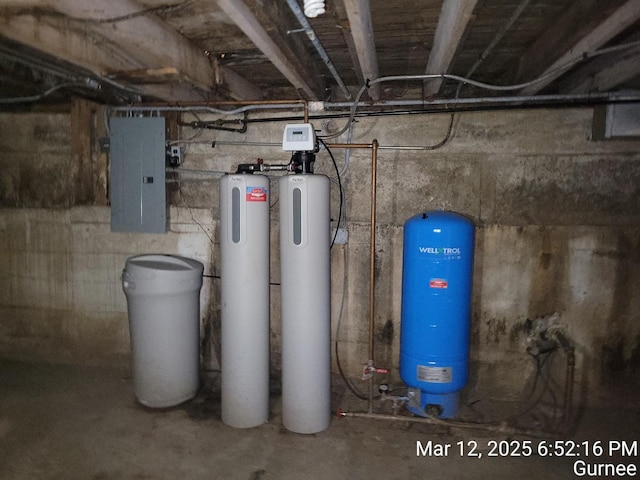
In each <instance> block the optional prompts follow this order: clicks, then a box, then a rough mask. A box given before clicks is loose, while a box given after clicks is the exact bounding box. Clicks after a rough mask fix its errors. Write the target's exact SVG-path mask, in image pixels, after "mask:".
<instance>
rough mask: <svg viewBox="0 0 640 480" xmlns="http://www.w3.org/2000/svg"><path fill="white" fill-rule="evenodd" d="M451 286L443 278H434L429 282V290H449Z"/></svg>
mask: <svg viewBox="0 0 640 480" xmlns="http://www.w3.org/2000/svg"><path fill="white" fill-rule="evenodd" d="M448 286H449V284H448V283H447V281H446V280H443V279H442V278H432V279H431V280H429V288H447V287H448Z"/></svg>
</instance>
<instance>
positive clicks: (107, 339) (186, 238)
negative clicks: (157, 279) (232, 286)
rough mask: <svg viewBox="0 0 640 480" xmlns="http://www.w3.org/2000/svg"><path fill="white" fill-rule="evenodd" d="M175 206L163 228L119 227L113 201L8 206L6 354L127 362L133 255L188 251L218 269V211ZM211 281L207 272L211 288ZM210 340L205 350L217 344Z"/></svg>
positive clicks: (3, 229)
mask: <svg viewBox="0 0 640 480" xmlns="http://www.w3.org/2000/svg"><path fill="white" fill-rule="evenodd" d="M172 213H173V221H172V223H171V230H170V232H169V233H167V234H164V235H161V234H128V233H111V231H110V223H109V222H110V218H111V217H110V212H109V209H108V208H107V207H72V208H65V209H40V208H38V209H11V208H1V209H0V238H1V239H2V245H4V246H5V248H3V249H2V251H1V252H0V265H1V266H2V267H1V268H0V285H1V290H0V355H3V356H9V357H11V358H18V359H23V360H34V361H51V362H63V363H80V364H86V365H105V364H117V365H122V366H127V365H128V364H129V355H130V345H129V325H128V317H127V303H126V298H125V296H124V293H123V291H122V283H121V274H122V270H123V268H124V266H125V263H126V260H127V258H129V257H131V256H134V255H140V254H147V253H166V254H177V255H185V256H189V257H191V258H195V259H196V260H199V261H201V262H202V263H204V265H205V272H206V273H208V272H211V256H212V252H213V249H214V247H213V243H212V242H211V241H210V240H209V236H211V237H213V235H215V228H214V226H213V222H212V217H211V211H210V210H205V209H195V210H194V209H192V210H191V211H188V210H186V209H185V210H182V209H179V210H178V209H172ZM192 215H193V217H194V218H195V221H197V222H198V224H196V223H195V221H194V220H193V219H192V218H191V217H192ZM205 232H206V233H205ZM211 281H212V279H210V278H205V279H204V283H205V287H209V286H210V285H208V284H210V282H211ZM210 292H211V289H210V288H203V289H202V291H201V318H202V319H203V330H204V325H205V321H206V319H207V318H208V316H209V313H208V309H209V306H210V305H214V304H215V302H211V300H210ZM204 347H206V348H203V353H204V352H206V351H208V350H210V348H209V347H208V346H204Z"/></svg>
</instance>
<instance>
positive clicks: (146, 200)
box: [109, 117, 169, 233]
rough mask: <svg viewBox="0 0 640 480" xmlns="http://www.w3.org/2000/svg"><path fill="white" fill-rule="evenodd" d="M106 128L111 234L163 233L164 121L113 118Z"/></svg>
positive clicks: (164, 229)
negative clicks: (108, 152)
mask: <svg viewBox="0 0 640 480" xmlns="http://www.w3.org/2000/svg"><path fill="white" fill-rule="evenodd" d="M109 128H110V135H109V136H110V139H109V140H110V142H109V143H110V149H109V151H110V154H109V158H110V197H111V231H112V232H146V233H164V232H166V231H167V222H168V217H169V215H168V210H167V198H166V190H165V128H166V127H165V119H164V117H112V118H110V120H109Z"/></svg>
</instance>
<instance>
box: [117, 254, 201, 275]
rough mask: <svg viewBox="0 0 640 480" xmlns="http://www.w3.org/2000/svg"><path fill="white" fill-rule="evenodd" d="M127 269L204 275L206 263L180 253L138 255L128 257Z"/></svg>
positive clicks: (165, 273) (137, 272) (144, 272)
mask: <svg viewBox="0 0 640 480" xmlns="http://www.w3.org/2000/svg"><path fill="white" fill-rule="evenodd" d="M125 270H126V271H127V272H128V273H130V274H132V275H135V274H140V275H149V274H150V273H154V272H155V273H156V274H163V275H172V276H173V275H176V276H183V275H198V276H200V275H202V272H203V270H204V265H202V263H200V262H199V261H197V260H193V259H191V258H186V257H181V256H178V255H138V256H135V257H131V258H129V259H127V263H126V266H125Z"/></svg>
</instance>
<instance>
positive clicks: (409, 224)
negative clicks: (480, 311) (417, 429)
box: [400, 211, 474, 418]
mask: <svg viewBox="0 0 640 480" xmlns="http://www.w3.org/2000/svg"><path fill="white" fill-rule="evenodd" d="M473 246H474V226H473V223H472V222H471V221H470V220H469V219H468V218H466V217H464V216H462V215H460V214H457V213H452V212H444V211H432V212H426V213H421V214H419V215H416V216H414V217H412V218H410V219H409V220H407V221H406V223H405V225H404V250H403V261H402V319H401V333H400V376H401V377H402V380H403V381H404V382H405V383H406V384H407V386H408V387H409V399H410V400H409V404H408V408H409V410H410V411H411V412H413V413H415V414H417V415H421V416H426V415H436V416H440V417H442V418H451V417H455V416H456V415H457V413H458V397H459V393H460V390H462V388H463V387H464V386H465V385H466V383H467V376H468V363H469V332H470V323H471V285H472V273H473Z"/></svg>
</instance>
